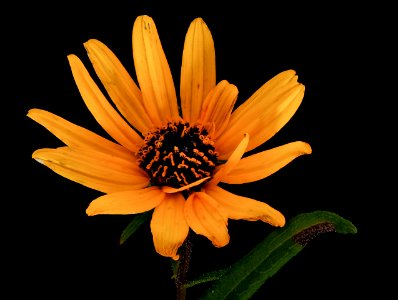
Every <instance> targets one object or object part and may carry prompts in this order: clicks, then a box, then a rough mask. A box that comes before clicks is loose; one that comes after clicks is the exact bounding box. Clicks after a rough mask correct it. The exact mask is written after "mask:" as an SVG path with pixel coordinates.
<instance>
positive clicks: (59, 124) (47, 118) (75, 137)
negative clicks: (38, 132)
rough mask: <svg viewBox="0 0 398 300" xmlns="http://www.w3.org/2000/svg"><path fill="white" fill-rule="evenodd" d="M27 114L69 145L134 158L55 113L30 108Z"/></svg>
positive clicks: (121, 147)
mask: <svg viewBox="0 0 398 300" xmlns="http://www.w3.org/2000/svg"><path fill="white" fill-rule="evenodd" d="M27 116H28V117H29V118H31V119H32V120H34V121H36V122H37V123H39V124H40V125H42V126H44V127H45V128H46V129H47V130H49V131H50V132H51V133H52V134H54V135H55V136H56V137H57V138H59V139H60V140H61V141H62V142H64V143H65V144H66V145H68V146H70V147H83V148H89V149H92V150H95V151H101V152H104V153H107V154H110V155H114V156H117V157H122V158H125V159H128V160H132V161H133V160H135V156H134V155H133V154H132V153H131V151H129V150H127V149H126V148H124V147H123V146H121V145H119V144H116V143H114V142H111V141H109V140H107V139H105V138H103V137H102V136H99V135H97V134H95V133H93V132H91V131H89V130H87V129H85V128H83V127H80V126H77V125H75V124H73V123H71V122H69V121H67V120H65V119H63V118H61V117H59V116H57V115H54V114H52V113H50V112H48V111H45V110H41V109H36V108H33V109H30V110H29V112H28V114H27Z"/></svg>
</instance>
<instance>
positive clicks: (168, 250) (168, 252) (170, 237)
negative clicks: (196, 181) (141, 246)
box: [151, 193, 189, 260]
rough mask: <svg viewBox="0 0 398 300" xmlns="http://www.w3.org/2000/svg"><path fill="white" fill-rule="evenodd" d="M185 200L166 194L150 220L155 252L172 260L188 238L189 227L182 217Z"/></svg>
mask: <svg viewBox="0 0 398 300" xmlns="http://www.w3.org/2000/svg"><path fill="white" fill-rule="evenodd" d="M184 205H185V199H184V197H183V196H182V194H179V193H178V194H166V195H165V198H164V199H163V201H162V202H161V203H160V204H159V205H158V206H156V208H155V210H154V212H153V215H152V220H151V231H152V236H153V243H154V245H155V249H156V251H157V252H158V253H159V254H160V255H163V256H166V257H171V258H172V259H174V260H177V259H178V258H179V255H178V254H177V252H178V249H179V248H180V246H181V245H182V244H183V242H184V241H185V239H186V238H187V236H188V232H189V226H188V224H187V222H186V221H185V216H184Z"/></svg>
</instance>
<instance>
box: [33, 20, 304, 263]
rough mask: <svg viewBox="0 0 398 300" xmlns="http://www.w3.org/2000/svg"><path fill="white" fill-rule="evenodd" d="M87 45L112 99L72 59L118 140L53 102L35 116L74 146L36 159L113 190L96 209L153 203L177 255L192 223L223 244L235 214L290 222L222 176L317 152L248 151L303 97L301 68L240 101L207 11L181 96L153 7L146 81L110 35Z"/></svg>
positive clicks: (138, 34) (79, 81)
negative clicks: (110, 42) (223, 72)
mask: <svg viewBox="0 0 398 300" xmlns="http://www.w3.org/2000/svg"><path fill="white" fill-rule="evenodd" d="M84 47H85V49H86V50H87V53H88V57H89V59H90V61H91V63H92V65H93V68H94V70H95V73H96V75H97V76H98V78H99V80H100V81H101V83H102V84H103V87H104V88H105V90H106V93H107V96H106V95H105V94H104V93H103V92H102V91H101V90H100V88H99V86H98V85H97V84H96V82H95V81H94V79H93V78H92V77H91V76H90V74H89V72H88V70H87V69H86V67H85V66H84V64H83V62H82V61H81V60H80V59H79V58H78V57H77V56H76V55H74V54H70V55H68V61H69V64H70V67H71V70H72V74H73V77H74V80H75V82H76V85H77V88H78V90H79V92H80V94H81V96H82V98H83V100H84V102H85V104H86V106H87V108H88V109H89V110H90V112H91V114H92V115H93V116H94V118H95V119H96V120H97V122H98V123H99V124H100V125H101V126H102V128H103V129H104V130H105V131H106V132H107V133H108V134H109V136H110V138H104V137H102V136H100V135H97V134H96V133H94V132H92V131H89V130H87V129H85V128H83V127H80V126H78V125H76V124H73V123H71V122H69V121H67V120H65V119H63V118H61V117H59V116H57V115H55V114H52V113H51V112H48V111H45V110H41V109H37V108H33V109H30V110H29V112H28V114H27V116H28V117H30V118H31V119H33V120H34V121H36V122H37V123H39V124H41V125H42V126H44V127H45V128H46V129H47V130H49V131H50V132H51V133H52V134H54V135H55V136H56V137H57V138H59V139H60V140H61V141H62V142H63V143H64V144H65V146H62V147H59V148H55V149H54V148H51V149H50V148H43V149H38V150H36V151H34V152H33V154H32V157H33V158H34V159H35V160H37V161H38V162H40V163H42V164H44V165H45V166H47V167H48V168H50V169H51V170H53V171H54V172H56V173H57V174H59V175H61V176H63V177H65V178H67V179H69V180H72V181H75V182H77V183H80V184H82V185H84V186H86V187H88V188H91V189H94V190H97V191H99V192H101V193H103V195H101V196H100V197H98V198H97V199H94V200H93V201H91V202H90V204H89V206H88V208H87V210H86V213H87V215H89V216H94V215H99V214H111V215H127V214H140V213H143V212H147V211H151V210H153V212H152V218H151V222H150V228H151V232H152V236H153V243H154V248H155V250H156V251H157V252H158V253H159V254H160V255H162V256H166V257H171V258H173V259H175V260H177V259H178V258H179V254H178V252H179V251H178V250H179V247H180V246H181V245H182V244H183V243H184V241H185V240H186V238H187V236H188V233H189V231H190V230H192V231H193V232H195V233H196V234H198V235H203V236H205V237H207V238H208V239H209V240H210V241H211V243H212V244H213V245H214V246H215V247H223V246H225V245H227V244H228V243H229V240H230V236H229V233H228V219H234V220H238V219H244V220H249V221H256V220H261V221H263V222H266V223H268V224H270V225H272V226H278V227H282V226H284V224H285V218H284V216H283V214H281V213H280V212H279V211H278V210H276V209H274V208H272V207H271V206H269V205H267V204H266V203H264V202H262V201H258V200H255V199H250V198H248V197H243V196H239V195H235V194H233V193H231V192H229V191H227V190H226V189H223V188H222V187H220V186H219V183H220V182H222V183H227V184H244V183H249V182H253V181H257V180H261V179H263V178H265V177H267V176H269V175H271V174H273V173H274V172H276V171H278V170H279V169H280V168H282V167H284V166H285V165H287V164H288V163H289V162H291V161H292V160H294V159H295V158H296V157H298V156H300V155H303V154H310V153H311V151H312V150H311V147H310V145H309V144H307V143H305V142H302V141H295V142H290V143H287V144H285V145H281V146H278V147H276V148H272V149H269V150H266V151H263V152H257V153H255V154H251V155H249V154H248V153H247V152H248V151H251V150H253V149H255V148H256V147H258V146H259V145H261V144H263V143H265V142H266V141H267V140H269V139H270V138H271V137H272V136H273V135H274V134H276V133H277V132H278V131H279V130H280V129H281V128H282V127H283V126H284V125H285V124H286V123H287V122H288V121H289V119H290V118H291V117H292V116H293V115H294V113H295V112H296V110H297V109H298V107H299V105H300V104H301V102H302V99H303V96H304V85H303V84H301V83H299V82H298V76H297V75H296V72H295V71H294V70H286V71H283V72H281V73H279V74H277V75H276V76H275V77H273V78H272V79H270V80H269V81H268V82H266V83H265V84H263V85H262V86H261V87H260V88H259V89H258V90H257V91H256V92H255V93H254V94H252V96H250V97H249V98H248V99H247V100H246V101H244V102H243V104H241V105H240V106H238V107H237V108H236V109H234V106H235V103H236V100H237V97H238V89H237V87H236V86H235V85H233V84H231V83H229V82H228V81H226V80H222V81H220V82H218V83H217V82H216V63H215V48H214V41H213V38H212V35H211V32H210V30H209V28H208V27H207V25H206V24H205V22H204V21H203V19H202V18H196V19H194V20H193V21H192V22H191V24H190V26H189V28H188V31H187V34H186V37H185V42H184V48H183V55H182V65H181V79H180V80H181V81H180V97H179V99H177V95H176V89H175V85H174V82H173V78H172V75H171V71H170V68H169V65H168V62H167V60H166V56H165V53H164V51H163V48H162V45H161V43H160V39H159V35H158V32H157V28H156V26H155V23H154V21H153V19H152V18H151V17H150V16H147V15H142V16H138V17H137V18H136V20H135V22H134V25H133V30H132V50H133V59H134V66H135V71H136V75H137V81H138V85H137V84H136V83H135V81H134V80H133V79H132V77H131V76H130V75H129V73H128V72H127V70H126V69H125V67H124V66H123V65H122V63H121V62H120V61H119V60H118V58H117V57H116V55H115V54H114V53H113V52H112V51H111V50H110V49H109V48H108V47H107V46H106V45H105V44H103V43H102V42H100V41H99V40H96V39H90V40H88V41H86V42H85V43H84ZM108 98H109V99H111V101H112V102H110V101H108ZM111 139H112V140H111ZM253 152H255V151H253ZM245 153H247V154H246V155H245Z"/></svg>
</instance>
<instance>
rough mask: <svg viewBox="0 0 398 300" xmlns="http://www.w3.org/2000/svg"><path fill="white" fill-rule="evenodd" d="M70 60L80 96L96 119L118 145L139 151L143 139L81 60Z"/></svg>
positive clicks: (70, 58) (71, 56) (73, 57)
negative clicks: (110, 100) (99, 86)
mask: <svg viewBox="0 0 398 300" xmlns="http://www.w3.org/2000/svg"><path fill="white" fill-rule="evenodd" d="M68 59H69V64H70V67H71V69H72V73H73V77H74V79H75V82H76V84H77V87H78V89H79V91H80V94H81V96H82V98H83V100H84V102H85V103H86V105H87V107H88V109H89V110H90V112H91V113H92V114H93V116H94V118H95V119H96V120H97V122H98V123H99V124H100V125H101V126H102V127H103V128H104V129H105V131H106V132H108V133H109V135H110V136H111V137H113V138H114V139H115V140H116V141H117V142H118V143H120V144H121V145H123V146H124V147H126V148H127V149H129V150H130V151H137V150H138V146H137V145H140V144H141V143H142V138H141V137H140V136H139V135H138V134H137V133H136V132H135V131H134V130H133V129H132V128H131V127H130V126H129V125H128V124H127V123H126V122H125V121H124V120H123V118H122V117H121V116H120V115H119V114H118V113H117V111H116V110H115V109H114V108H113V107H112V105H111V104H110V103H109V102H108V100H107V99H106V98H105V96H104V95H103V94H102V92H101V90H100V89H99V88H98V86H97V85H96V83H95V82H94V80H93V79H92V78H91V77H90V74H89V73H88V71H87V69H86V68H85V67H84V65H83V63H82V62H81V60H80V59H79V58H78V57H77V56H76V55H73V54H71V55H68Z"/></svg>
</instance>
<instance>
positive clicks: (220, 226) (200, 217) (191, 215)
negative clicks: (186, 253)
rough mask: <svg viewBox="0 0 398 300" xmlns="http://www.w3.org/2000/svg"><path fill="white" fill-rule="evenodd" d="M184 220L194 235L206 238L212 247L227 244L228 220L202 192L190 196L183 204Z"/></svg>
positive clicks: (215, 203)
mask: <svg viewBox="0 0 398 300" xmlns="http://www.w3.org/2000/svg"><path fill="white" fill-rule="evenodd" d="M185 218H186V220H187V223H188V225H189V227H191V228H192V230H193V231H194V232H195V233H196V234H200V235H204V236H205V237H207V238H208V239H209V240H210V241H211V242H212V244H213V245H214V246H216V247H223V246H225V245H227V244H228V243H229V234H228V227H227V224H228V218H227V216H226V214H225V212H224V211H223V210H222V209H221V208H220V205H219V204H218V202H217V201H215V200H214V199H212V198H211V197H209V196H208V195H206V194H205V193H203V192H197V193H193V194H191V196H189V198H188V199H187V201H186V203H185Z"/></svg>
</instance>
